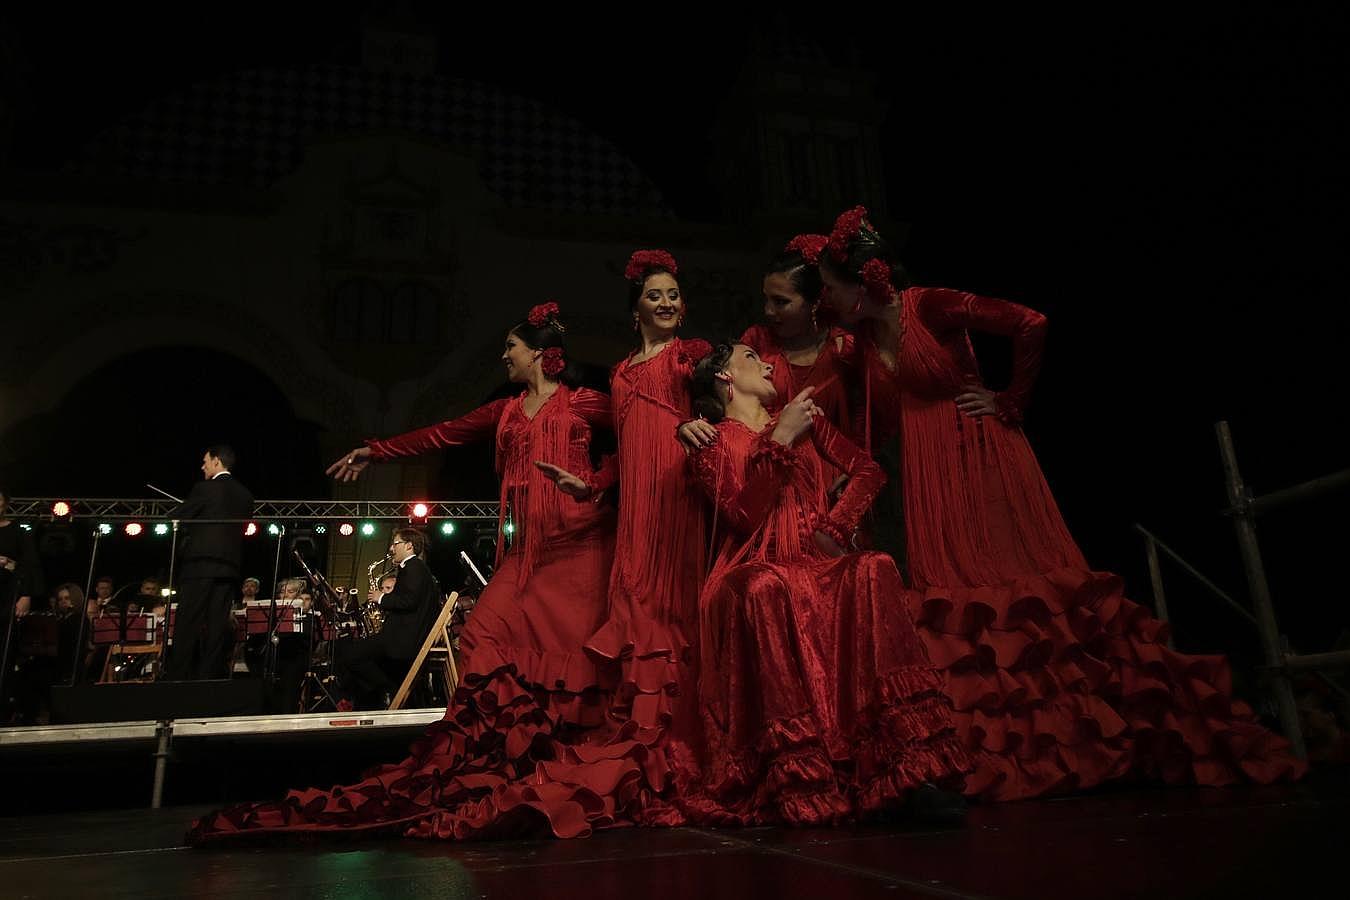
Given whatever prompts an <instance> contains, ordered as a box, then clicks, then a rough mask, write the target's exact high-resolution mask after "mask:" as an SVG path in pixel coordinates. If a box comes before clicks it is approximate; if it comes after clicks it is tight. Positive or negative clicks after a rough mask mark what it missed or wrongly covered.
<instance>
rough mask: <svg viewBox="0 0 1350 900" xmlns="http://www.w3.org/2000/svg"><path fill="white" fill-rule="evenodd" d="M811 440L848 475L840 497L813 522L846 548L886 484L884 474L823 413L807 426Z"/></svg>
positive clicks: (818, 449) (819, 450)
mask: <svg viewBox="0 0 1350 900" xmlns="http://www.w3.org/2000/svg"><path fill="white" fill-rule="evenodd" d="M811 442H812V443H813V444H814V445H815V447H816V450H817V451H818V452H819V453H820V455H821V456H823V457H825V458H826V459H828V460H829V461H830V462H832V463H834V465H835V466H836V467H838V468H839V469H841V470H842V471H844V472H845V473H847V474H848V484H847V485H846V486H845V487H844V493H843V496H841V497H840V498H839V500H838V502H836V503H835V504H834V506H833V508H831V509H830V511H829V512H828V513H827V514H826V515H824V516H822V517H821V518H820V519H819V521H818V522H817V523H816V527H818V528H820V530H821V531H824V532H825V533H826V534H828V535H829V536H830V537H832V538H834V539H835V541H836V542H838V543H839V545H840V546H841V547H847V546H848V545H849V544H850V543H851V540H850V538H851V536H852V534H853V530H854V529H855V528H857V527H858V523H859V522H861V521H862V517H863V515H865V514H866V513H867V510H868V507H870V506H871V505H872V501H873V500H875V499H876V498H877V494H879V493H881V488H882V487H883V486H884V485H885V484H886V473H885V472H883V471H882V470H881V466H879V465H877V464H876V463H875V462H873V461H872V458H871V457H870V456H868V455H867V454H866V453H864V452H863V451H862V449H861V448H859V447H858V445H856V444H854V443H853V442H852V441H850V440H849V439H848V438H846V437H844V436H843V435H842V434H840V433H839V430H838V429H837V428H835V427H834V426H833V425H831V424H830V423H829V421H828V420H827V419H825V417H823V416H821V417H819V418H817V419H816V421H815V422H814V423H813V424H812V426H811Z"/></svg>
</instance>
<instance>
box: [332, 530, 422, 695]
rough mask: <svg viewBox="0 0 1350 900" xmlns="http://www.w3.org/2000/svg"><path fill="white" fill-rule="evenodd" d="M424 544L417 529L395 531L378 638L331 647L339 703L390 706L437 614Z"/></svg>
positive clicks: (365, 638)
mask: <svg viewBox="0 0 1350 900" xmlns="http://www.w3.org/2000/svg"><path fill="white" fill-rule="evenodd" d="M426 543H427V539H426V536H425V535H424V534H423V533H422V532H420V531H418V530H417V529H416V528H398V529H395V530H394V533H393V536H392V538H391V540H390V542H389V553H390V555H391V556H392V557H393V560H394V564H395V565H396V566H397V567H398V568H397V569H396V571H395V572H394V584H393V587H392V588H391V589H390V590H389V592H388V593H384V594H380V595H379V599H378V602H379V605H380V610H381V612H383V613H384V625H383V627H382V628H381V629H380V631H379V633H378V634H375V635H371V636H368V637H364V638H360V639H348V640H342V641H339V642H338V643H337V646H336V647H335V648H334V652H333V661H334V665H335V667H336V669H337V673H338V680H339V684H340V685H341V690H342V693H343V695H344V699H347V700H349V701H351V702H353V703H355V705H356V707H357V708H358V709H382V708H385V707H387V706H388V705H389V701H390V697H391V695H392V693H393V691H394V690H395V689H397V687H398V685H399V682H400V681H402V679H403V676H404V675H405V674H407V671H408V667H409V666H410V665H411V664H412V661H413V658H414V657H415V656H417V651H419V650H420V649H421V648H422V642H423V641H424V640H426V636H427V633H428V632H430V631H431V624H432V623H433V622H434V621H436V616H437V614H438V613H439V612H440V604H441V593H440V586H439V585H438V584H437V583H436V578H435V576H433V575H432V574H431V569H430V567H428V566H427V564H426V562H425V561H424V560H423V559H422V554H423V553H424V552H425V551H426Z"/></svg>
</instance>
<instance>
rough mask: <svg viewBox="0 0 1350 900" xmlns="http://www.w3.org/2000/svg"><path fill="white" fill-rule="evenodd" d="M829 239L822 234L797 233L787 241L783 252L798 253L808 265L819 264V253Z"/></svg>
mask: <svg viewBox="0 0 1350 900" xmlns="http://www.w3.org/2000/svg"><path fill="white" fill-rule="evenodd" d="M829 241H830V239H829V238H827V237H826V236H825V235H823V234H799V235H797V236H796V237H795V238H793V239H792V240H790V241H788V242H787V246H786V247H784V248H783V252H785V253H799V254H801V257H802V259H804V260H806V262H807V263H808V264H809V265H813V266H817V265H820V253H821V251H822V250H824V249H825V245H826V244H828V243H829Z"/></svg>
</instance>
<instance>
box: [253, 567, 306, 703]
mask: <svg viewBox="0 0 1350 900" xmlns="http://www.w3.org/2000/svg"><path fill="white" fill-rule="evenodd" d="M305 591H306V587H305V579H303V578H286V579H284V580H282V581H279V582H277V589H276V597H277V616H278V621H279V622H280V623H281V625H279V627H278V629H277V632H276V664H275V668H274V669H273V675H274V676H275V680H274V681H273V682H272V684H271V685H269V686H268V688H267V692H266V693H267V698H266V703H267V708H268V711H269V712H277V713H290V712H295V711H296V710H297V709H298V708H299V704H300V683H301V682H302V681H303V680H304V677H305V669H306V668H308V667H309V653H310V641H311V634H310V629H309V628H308V627H304V628H303V630H299V631H297V630H289V629H293V628H295V624H296V623H299V622H301V621H303V620H304V615H303V613H302V611H301V610H300V609H296V610H295V612H294V614H293V616H291V615H290V614H287V613H283V612H282V609H283V608H289V607H290V606H291V604H292V603H294V602H296V601H301V602H302V603H303V600H304V597H303V594H304V593H305ZM262 602H263V603H264V606H263V609H264V610H266V609H267V606H266V605H265V604H266V601H262ZM287 621H290V623H291V624H290V625H287V624H285V623H286V622H287ZM305 624H306V625H308V623H307V622H306V623H305ZM283 629H287V630H283ZM267 649H268V635H267V634H265V633H264V634H250V635H249V636H248V640H247V641H246V642H245V644H244V664H245V665H246V666H247V667H248V671H249V674H250V675H252V676H254V677H262V676H263V675H265V674H266V672H267Z"/></svg>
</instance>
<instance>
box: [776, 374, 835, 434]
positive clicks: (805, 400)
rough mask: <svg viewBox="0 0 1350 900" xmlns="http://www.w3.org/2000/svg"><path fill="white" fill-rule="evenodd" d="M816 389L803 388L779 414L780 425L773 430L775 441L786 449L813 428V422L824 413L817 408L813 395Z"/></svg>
mask: <svg viewBox="0 0 1350 900" xmlns="http://www.w3.org/2000/svg"><path fill="white" fill-rule="evenodd" d="M814 392H815V388H814V387H806V388H802V392H801V393H800V394H798V395H797V396H795V397H793V398H792V401H791V402H790V403H788V404H787V405H786V406H784V407H783V411H782V412H780V413H779V414H778V424H777V425H776V426H774V429H773V439H774V440H775V441H777V442H778V443H780V444H782V445H784V446H785V447H791V446H792V444H793V443H794V442H795V441H796V440H797V438H799V437H801V436H802V435H803V434H805V433H806V432H807V431H808V430H809V429H810V428H811V422H812V420H814V419H815V417H816V416H818V415H821V413H822V412H824V411H823V410H822V409H821V408H820V407H819V406H816V403H815V401H814V400H812V399H811V394H812V393H814Z"/></svg>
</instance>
